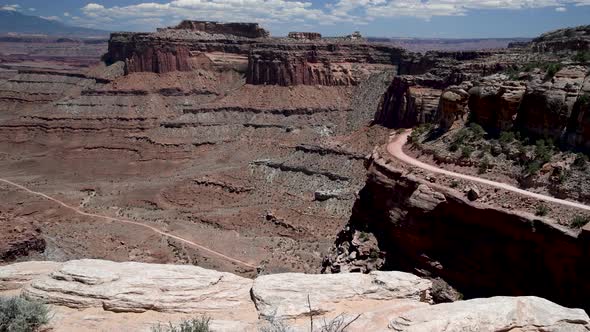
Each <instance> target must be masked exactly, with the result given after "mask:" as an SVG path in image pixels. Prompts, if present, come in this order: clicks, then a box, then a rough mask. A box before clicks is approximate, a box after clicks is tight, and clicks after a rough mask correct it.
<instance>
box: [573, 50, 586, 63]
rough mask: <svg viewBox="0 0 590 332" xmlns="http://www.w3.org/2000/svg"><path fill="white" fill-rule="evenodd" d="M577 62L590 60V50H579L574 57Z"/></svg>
mask: <svg viewBox="0 0 590 332" xmlns="http://www.w3.org/2000/svg"><path fill="white" fill-rule="evenodd" d="M572 59H573V60H574V61H576V62H581V63H587V62H590V52H588V51H579V52H578V53H576V55H574V56H573V58H572Z"/></svg>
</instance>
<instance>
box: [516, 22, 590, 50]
mask: <svg viewBox="0 0 590 332" xmlns="http://www.w3.org/2000/svg"><path fill="white" fill-rule="evenodd" d="M527 46H528V47H530V48H532V49H533V50H534V51H536V52H564V51H588V50H590V25H585V26H579V27H575V28H566V29H560V30H556V31H551V32H548V33H545V34H542V35H541V36H539V37H538V38H535V39H533V40H532V42H531V43H530V44H529V45H527Z"/></svg>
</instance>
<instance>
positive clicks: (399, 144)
mask: <svg viewBox="0 0 590 332" xmlns="http://www.w3.org/2000/svg"><path fill="white" fill-rule="evenodd" d="M411 132H412V131H411V130H407V131H405V132H404V133H402V134H399V135H397V137H396V139H395V140H393V141H392V142H391V143H389V145H387V152H389V153H390V154H391V155H392V156H394V157H395V158H396V159H398V160H400V161H402V162H404V163H406V164H409V165H412V166H415V167H418V168H422V169H424V170H426V171H429V172H432V173H438V174H443V175H448V176H451V177H454V178H458V179H464V180H468V181H473V182H478V183H482V184H485V185H488V186H492V187H496V188H500V189H504V190H508V191H512V192H515V193H517V194H520V195H524V196H528V197H532V198H536V199H539V200H542V201H546V202H551V203H557V204H561V205H565V206H569V207H574V208H578V209H582V210H586V211H590V206H588V205H585V204H582V203H578V202H572V201H566V200H564V199H559V198H555V197H551V196H547V195H543V194H537V193H533V192H530V191H526V190H523V189H520V188H517V187H514V186H511V185H509V184H506V183H502V182H495V181H491V180H487V179H482V178H478V177H475V176H471V175H465V174H461V173H455V172H451V171H447V170H445V169H442V168H438V167H436V166H433V165H430V164H426V163H423V162H421V161H419V160H416V159H414V158H412V157H410V156H408V155H407V154H405V153H404V151H403V146H404V145H405V144H406V142H407V141H408V136H409V135H410V133H411Z"/></svg>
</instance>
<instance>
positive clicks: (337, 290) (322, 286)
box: [252, 271, 432, 319]
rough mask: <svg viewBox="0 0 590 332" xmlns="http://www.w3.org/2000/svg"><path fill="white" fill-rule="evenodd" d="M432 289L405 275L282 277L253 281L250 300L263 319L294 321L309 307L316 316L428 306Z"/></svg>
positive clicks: (423, 280) (385, 273) (260, 278)
mask: <svg viewBox="0 0 590 332" xmlns="http://www.w3.org/2000/svg"><path fill="white" fill-rule="evenodd" d="M431 287H432V283H431V282H430V281H428V280H426V279H422V278H419V277H417V276H415V275H413V274H409V273H404V272H382V271H374V272H371V273H370V274H354V273H344V274H326V275H310V274H301V273H282V274H272V275H265V276H260V277H258V278H256V280H254V286H253V287H252V297H253V299H254V303H255V304H256V308H257V309H258V311H259V313H260V315H261V316H262V317H275V318H279V319H286V318H287V319H294V318H298V317H303V316H307V315H308V314H309V311H310V310H309V309H310V308H309V305H310V304H311V308H312V311H313V312H314V314H315V315H322V314H334V313H335V314H339V313H342V312H350V311H352V312H358V310H356V309H364V310H369V309H370V308H371V307H372V306H374V305H376V304H377V303H379V305H383V304H384V303H385V302H387V301H392V300H396V299H397V300H413V301H416V302H430V301H431V296H430V289H431ZM308 296H309V302H310V303H309V304H308ZM361 312H362V310H361Z"/></svg>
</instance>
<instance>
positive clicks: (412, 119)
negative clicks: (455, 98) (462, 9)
mask: <svg viewBox="0 0 590 332" xmlns="http://www.w3.org/2000/svg"><path fill="white" fill-rule="evenodd" d="M420 83H422V81H421V80H420V78H416V77H414V76H396V77H394V78H393V81H392V82H391V84H390V86H389V88H388V89H387V91H386V92H385V94H384V95H383V97H382V98H381V103H380V104H379V108H378V111H377V113H376V114H375V122H376V123H379V124H381V125H384V126H386V127H389V128H410V127H413V126H416V125H418V124H422V123H431V122H434V121H435V119H436V115H437V110H438V105H439V99H440V95H441V94H442V90H440V89H434V88H430V87H427V86H424V85H421V84H420ZM423 84H427V83H423Z"/></svg>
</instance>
